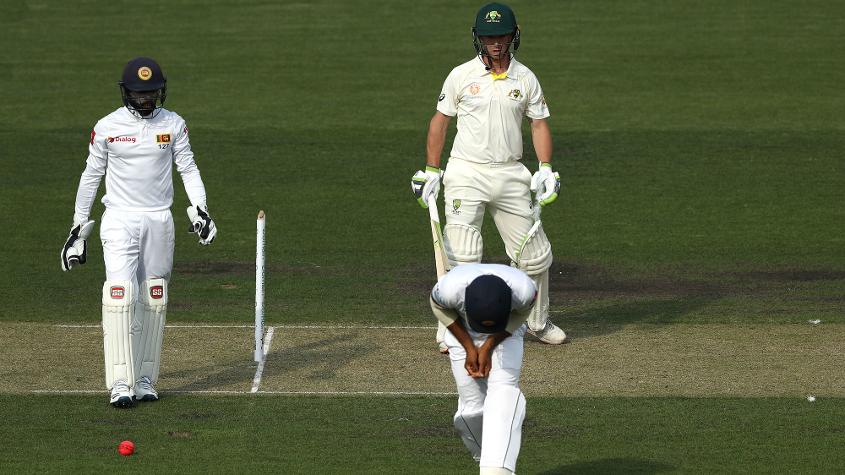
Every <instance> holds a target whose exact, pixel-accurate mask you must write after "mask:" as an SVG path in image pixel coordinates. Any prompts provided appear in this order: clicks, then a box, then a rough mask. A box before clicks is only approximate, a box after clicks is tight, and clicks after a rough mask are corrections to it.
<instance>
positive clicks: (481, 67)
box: [477, 56, 516, 81]
mask: <svg viewBox="0 0 845 475" xmlns="http://www.w3.org/2000/svg"><path fill="white" fill-rule="evenodd" d="M477 59H478V76H479V77H484V76H487V75H489V76H490V77H491V78H492V79H493V80H494V81H496V80H500V79H507V78H511V77H513V68H514V64H515V63H516V57H514V56H511V62H510V63H509V64H508V69H507V70H506V71H505V72H503V73H502V74H493V72H492V71H488V70H487V65H485V64H484V61H482V59H481V57H477Z"/></svg>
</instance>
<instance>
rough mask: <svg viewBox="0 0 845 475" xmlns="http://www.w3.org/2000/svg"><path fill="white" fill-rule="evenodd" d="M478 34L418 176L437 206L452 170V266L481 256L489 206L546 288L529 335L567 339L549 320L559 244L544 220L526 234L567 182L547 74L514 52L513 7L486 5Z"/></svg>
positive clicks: (438, 115) (452, 76)
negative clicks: (546, 91)
mask: <svg viewBox="0 0 845 475" xmlns="http://www.w3.org/2000/svg"><path fill="white" fill-rule="evenodd" d="M472 34H473V45H474V46H475V52H476V56H475V57H473V59H471V60H470V61H467V62H466V63H464V64H462V65H460V66H458V67H456V68H454V69H453V70H452V72H451V73H449V76H448V77H447V78H446V81H445V83H444V84H443V89H442V91H441V92H440V96H439V97H438V99H437V112H435V113H434V117H432V119H431V123H430V124H429V129H428V139H427V146H426V168H425V171H422V170H421V171H418V172H417V173H416V174H415V175H414V176H413V178H412V181H411V186H412V188H413V190H414V192H415V193H416V195H417V198H418V200H419V203H420V205H422V207H423V208H427V207H428V206H427V202H428V199H429V197H430V196H434V197H435V198H436V197H437V195H438V193H439V190H440V182H441V176H442V178H443V186H444V187H445V201H446V205H445V207H446V226H445V227H444V229H443V235H444V242H445V244H446V253H447V255H448V257H449V261H450V262H449V264H450V265H451V266H456V265H461V264H467V263H476V262H481V257H482V251H483V243H482V239H481V225H482V222H483V220H484V211H485V210H488V211H489V212H490V216H491V217H492V218H493V222H494V223H495V224H496V228H497V229H498V230H499V235H500V236H501V237H502V240H503V241H504V243H505V249H506V252H507V254H508V256H509V257H510V258H511V261H512V262H514V263H518V264H514V265H518V266H519V268H520V269H522V270H523V271H525V272H526V273H527V274H528V275H529V276H531V278H532V279H533V280H534V282H535V284H536V286H537V290H538V292H539V293H538V297H537V305H536V306H535V307H534V309H533V310H532V313H531V316H529V317H528V331H529V333H532V334H533V335H535V336H536V337H537V338H539V339H540V340H541V341H543V342H545V343H550V344H560V343H564V342H565V341H567V337H566V333H564V331H563V330H561V329H560V328H558V327H557V326H555V325H554V324H553V323H552V322H551V321H549V267H551V264H552V246H551V243H550V242H549V240H548V238H547V237H546V234H545V232H544V231H543V228H542V227H540V228H539V230H538V231H537V232H536V233H535V234H534V235H533V236H532V237H530V239H528V240H527V241H526V238H527V237H528V232H529V230H530V229H531V227H532V224H533V223H534V217H533V206H536V205H537V203H538V204H539V206H547V205H549V204H551V203H553V202H554V201H555V200H556V199H557V196H558V191H559V189H560V177H559V175H558V174H557V173H555V172H553V171H552V164H551V160H552V135H551V131H550V129H549V124H548V122H547V121H546V119H547V118H548V117H549V108H548V107H547V105H546V100H545V98H544V97H543V90H542V89H541V88H540V83H539V81H538V80H537V77H536V76H535V75H534V73H532V72H531V70H529V69H528V68H527V67H526V66H525V65H523V64H522V63H520V62H519V61H517V60H516V58H515V57H514V52H515V51H516V50H517V48H519V45H520V31H519V28H518V26H517V23H516V17H515V16H514V13H513V11H512V10H511V9H510V8H509V7H508V6H506V5H502V4H500V3H490V4H487V5H485V6H483V7H482V8H481V10H479V11H478V14H477V15H476V18H475V26H474V28H473V29H472ZM455 116H457V118H458V132H457V135H456V136H455V141H454V143H453V145H452V151H451V153H450V155H449V162H448V164H447V166H446V171H445V173H443V172H441V170H440V155H441V152H442V151H443V146H444V144H445V141H446V132H447V128H448V126H449V122H450V121H451V118H452V117H455ZM525 117H527V118H528V120H529V122H530V123H531V138H532V141H533V144H534V150H535V152H536V153H537V158H538V160H539V162H540V163H539V164H538V171H537V172H535V173H534V174H533V176H532V174H531V173H530V172H529V171H528V169H527V168H526V167H525V165H523V164H522V163H521V162H520V160H521V159H522V121H523V118H525ZM532 192H534V197H535V199H533V200H532V196H531V193H532ZM520 249H522V252H521V253H519V251H520ZM518 253H519V256H518V257H517V254H518ZM438 339H439V338H438Z"/></svg>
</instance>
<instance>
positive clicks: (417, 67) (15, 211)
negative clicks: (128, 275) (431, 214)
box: [0, 0, 845, 474]
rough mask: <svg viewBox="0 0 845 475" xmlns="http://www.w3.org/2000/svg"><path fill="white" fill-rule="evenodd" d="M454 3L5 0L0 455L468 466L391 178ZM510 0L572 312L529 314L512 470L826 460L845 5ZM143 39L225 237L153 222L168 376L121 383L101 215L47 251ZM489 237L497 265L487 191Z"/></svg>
mask: <svg viewBox="0 0 845 475" xmlns="http://www.w3.org/2000/svg"><path fill="white" fill-rule="evenodd" d="M480 5H481V3H476V2H468V1H463V0H462V1H459V2H446V1H434V0H422V1H417V2H405V1H402V2H383V3H376V2H362V1H357V0H353V1H348V2H329V1H313V2H303V3H293V2H259V1H247V2H236V3H225V4H224V3H214V2H212V3H211V4H209V3H208V2H199V1H184V0H176V1H170V2H160V1H155V2H147V3H146V4H145V5H144V6H143V7H141V6H138V5H137V4H135V3H127V2H104V1H99V0H94V1H88V2H58V1H55V0H26V1H21V2H6V3H3V4H2V5H0V31H2V34H0V38H2V44H3V54H2V55H0V65H2V68H3V70H4V73H5V74H4V77H5V78H6V79H5V80H4V81H3V87H2V88H0V144H2V146H0V160H2V169H3V171H2V173H0V204H2V205H3V206H2V209H3V214H2V216H3V218H4V219H3V223H4V225H3V229H4V232H3V233H2V239H1V240H0V242H2V244H3V247H4V249H5V250H6V256H5V259H3V263H2V264H0V266H2V268H0V301H1V302H3V304H4V305H3V306H2V307H3V308H2V310H0V420H2V421H3V423H2V424H0V440H2V441H3V442H2V443H0V467H4V468H6V467H8V470H12V471H15V472H69V471H74V472H76V471H82V472H94V471H102V469H113V468H118V469H129V470H130V471H142V470H143V471H149V470H158V471H175V470H179V471H183V472H185V471H187V472H208V471H212V472H241V471H247V470H250V471H255V472H276V473H403V472H404V473H473V472H474V471H475V468H474V466H473V464H472V461H471V459H470V458H469V456H468V455H467V453H466V452H465V449H464V448H463V446H462V444H461V442H460V440H459V439H458V437H457V435H456V433H455V432H454V430H453V429H452V427H451V415H452V413H453V412H454V407H455V399H456V398H455V396H454V395H453V394H452V393H453V392H454V386H453V382H452V381H451V379H450V375H449V370H448V365H447V362H446V361H445V360H444V359H443V358H440V357H439V356H438V355H436V354H435V351H434V345H433V333H434V321H433V318H432V316H431V314H430V311H429V310H428V304H427V299H426V293H427V291H428V290H429V289H430V287H431V286H432V285H433V283H434V277H433V276H434V265H433V262H432V259H431V249H430V248H431V244H430V238H429V232H428V225H427V222H426V221H427V215H426V213H425V212H424V211H423V210H421V209H420V208H419V206H418V205H417V204H416V202H415V200H413V199H412V196H411V193H410V189H409V179H410V176H411V175H412V174H413V172H414V171H415V170H416V169H418V168H420V167H421V166H423V165H424V147H425V134H426V130H427V125H428V120H429V118H430V117H431V115H432V114H433V112H434V107H435V103H436V98H437V95H438V93H439V91H440V86H441V84H442V81H443V80H444V78H445V77H446V75H447V74H448V72H449V71H450V69H451V68H452V67H454V66H455V65H457V64H460V63H462V62H464V61H466V60H468V59H469V58H471V57H472V54H473V49H472V43H471V37H470V31H469V30H470V26H471V24H472V21H473V19H474V15H475V12H476V11H477V9H478V8H479V6H480ZM511 6H512V7H513V8H514V10H515V12H516V14H517V18H518V19H519V23H520V25H521V28H522V34H523V39H522V46H521V48H520V50H519V59H520V60H521V61H522V62H524V63H526V64H527V65H528V66H529V67H530V68H531V69H532V70H533V71H534V72H535V73H536V74H537V75H538V77H539V79H540V81H541V84H542V85H543V88H544V93H545V96H546V99H547V101H548V103H549V106H550V109H551V113H552V117H551V119H550V124H551V127H552V131H553V134H554V143H555V155H554V161H555V168H556V169H557V170H559V171H560V173H561V176H562V185H563V187H562V193H561V197H560V199H558V201H557V202H556V203H554V204H553V205H551V206H550V207H548V208H547V209H545V210H544V214H543V223H544V228H545V229H546V232H547V234H548V235H549V237H550V239H551V241H552V245H553V248H554V254H555V263H554V267H553V274H552V282H551V285H552V292H553V294H552V302H551V303H552V312H553V313H552V315H553V319H554V320H555V322H556V323H557V324H558V325H560V326H562V327H563V328H564V329H566V330H567V331H568V332H570V333H571V335H572V337H573V342H572V344H570V345H567V346H565V347H561V348H555V347H548V346H543V345H540V344H539V343H537V342H536V341H533V340H528V341H527V342H526V361H525V375H524V378H523V382H522V383H523V384H522V386H523V391H524V392H525V393H526V396H527V398H528V419H527V421H526V426H525V434H524V439H523V447H522V452H521V455H520V460H519V465H518V470H517V471H518V473H526V474H528V473H531V474H553V473H555V474H559V473H659V472H660V473H662V472H710V473H712V472H788V473H801V472H805V473H831V472H839V471H842V470H843V468H845V455H843V452H842V450H841V449H840V448H839V446H840V445H841V444H840V443H839V442H838V440H839V439H841V437H842V433H843V432H845V423H843V422H842V421H843V420H845V419H843V416H844V415H845V343H843V342H845V252H843V246H844V245H845V238H843V232H842V230H843V229H845V228H843V225H842V224H841V223H843V221H845V207H843V203H845V159H843V152H842V151H843V150H845V117H843V114H842V111H843V110H845V95H843V94H842V92H841V91H842V86H841V85H842V84H845V66H843V64H842V62H841V61H839V60H836V58H837V57H838V56H837V54H836V53H835V51H837V50H839V48H840V47H841V44H842V41H843V39H845V34H843V31H845V30H843V28H842V26H843V25H842V21H841V18H842V17H843V15H845V7H843V6H840V5H838V4H835V3H834V2H822V1H808V2H789V1H782V0H775V1H768V2H765V1H762V0H741V1H713V2H693V1H688V0H682V1H674V2H667V1H631V2H616V1H611V0H606V1H571V2H553V1H546V0H535V1H531V2H528V1H524V0H519V1H514V2H511ZM138 55H148V56H152V57H154V58H156V59H158V60H159V62H160V63H161V64H162V67H163V68H164V70H165V73H166V74H167V76H168V100H167V106H168V108H170V109H172V110H175V111H177V112H179V113H180V114H181V115H182V116H183V117H184V118H185V119H186V120H187V122H188V125H189V127H190V129H191V143H192V146H193V150H194V152H195V154H196V158H197V163H198V165H199V167H200V170H201V171H202V175H203V179H204V181H205V184H206V188H207V191H208V194H209V206H210V211H211V213H212V216H213V217H214V219H215V221H216V222H217V224H218V227H219V230H220V234H219V235H218V239H217V240H216V241H215V242H214V244H213V245H212V246H210V247H208V248H204V247H201V246H199V245H198V244H197V243H196V242H195V240H194V238H193V237H192V236H191V235H188V234H187V232H185V233H184V234H181V235H177V243H176V256H175V268H174V275H173V279H172V281H171V287H170V289H171V290H170V302H171V304H170V307H169V312H168V323H169V324H172V325H176V326H175V327H172V328H169V329H168V331H167V333H166V338H165V353H164V366H163V368H162V375H161V386H162V390H163V398H162V400H161V401H160V402H159V403H157V404H155V405H148V406H141V407H137V408H136V409H134V410H132V411H122V412H121V411H115V410H114V409H112V408H111V407H108V406H107V405H106V404H105V403H106V394H105V391H104V390H102V371H103V370H102V356H101V352H102V349H101V348H102V347H101V344H102V342H101V340H99V333H98V332H99V330H98V329H97V328H96V327H95V325H97V324H98V322H99V320H100V314H99V301H100V288H101V285H102V279H103V276H104V269H103V263H102V252H101V248H100V244H99V242H98V240H97V239H91V240H90V241H89V244H90V247H89V258H90V260H89V263H88V264H87V265H86V266H84V267H83V268H82V269H79V270H74V271H73V272H71V273H67V274H65V273H62V272H61V270H60V266H59V258H58V256H59V250H60V248H61V245H62V244H63V242H64V239H65V237H66V235H67V231H68V228H69V226H70V224H71V219H72V214H73V202H74V197H75V193H76V187H77V184H78V181H79V175H80V173H81V172H82V170H83V168H84V161H85V158H86V154H87V143H88V138H89V132H90V129H91V128H92V126H93V125H94V123H95V122H96V121H97V120H98V119H99V118H101V117H102V116H104V115H106V114H107V113H108V112H110V111H112V110H114V109H115V108H117V107H118V106H119V105H120V95H119V91H118V88H117V85H116V82H117V80H118V78H119V75H120V71H121V68H122V67H123V65H124V64H125V62H126V61H128V60H129V59H130V58H132V57H134V56H138ZM453 124H454V122H453ZM526 127H527V126H526ZM525 131H526V133H527V128H526V130H525ZM453 134H454V125H453V126H452V130H451V131H450V137H451V136H453ZM449 143H451V140H449ZM526 145H527V147H526V158H525V161H526V164H527V165H528V166H529V168H531V169H532V170H533V169H535V168H536V164H535V161H536V160H535V157H534V153H533V149H531V147H530V140H526ZM175 180H176V190H177V194H176V199H175V204H174V217H175V219H176V222H177V230H178V229H181V228H182V227H185V228H187V219H186V218H185V215H184V208H185V207H186V206H187V205H188V202H187V197H186V196H185V193H184V190H183V189H182V187H181V181H180V180H179V178H178V176H177V177H175ZM103 191H104V186H103V185H101V188H100V193H101V194H102V192H103ZM259 209H264V210H265V211H266V212H267V216H268V218H267V220H268V221H267V233H268V235H267V245H268V249H267V259H268V266H267V269H268V275H267V279H268V281H267V323H268V325H269V326H272V327H274V328H275V336H274V339H273V345H272V347H271V351H270V353H269V355H268V359H267V365H266V368H265V373H264V379H263V381H262V385H261V388H260V390H259V393H258V394H257V395H255V394H251V393H250V388H251V386H252V384H253V375H254V373H255V370H256V366H255V364H254V363H253V362H252V359H251V353H250V351H251V350H250V345H251V331H252V330H251V329H250V328H238V327H237V326H238V325H250V324H251V322H252V314H253V305H254V301H253V295H254V282H253V277H254V267H253V262H254V255H255V254H254V253H255V242H254V239H255V216H256V214H257V212H258V210H259ZM102 210H103V207H102V205H101V204H100V203H99V202H98V203H97V204H96V205H95V208H94V213H93V216H92V217H93V218H94V219H97V220H98V221H99V215H100V214H101V213H102ZM484 238H485V243H486V248H485V260H487V261H490V262H505V260H506V255H505V252H504V249H503V247H502V244H501V241H500V240H499V239H498V237H497V235H496V232H495V228H494V227H493V226H492V222H489V223H487V224H486V228H485V230H484ZM810 320H820V321H821V323H819V324H816V325H812V324H810V323H808V321H810ZM62 325H70V326H62ZM202 325H219V326H224V327H226V328H206V327H203V326H202ZM308 327H318V328H308ZM371 327H377V328H371ZM386 327H404V328H393V329H390V328H386ZM426 327H430V329H429V328H426ZM63 391H65V392H63ZM808 395H815V396H817V397H818V399H817V401H816V402H814V403H810V402H808V401H807V400H806V397H807V396H808ZM123 439H133V440H135V441H136V443H137V445H138V452H137V453H136V455H135V456H133V457H130V458H124V457H120V456H119V455H118V454H117V452H116V447H117V444H118V443H119V442H120V441H121V440H123Z"/></svg>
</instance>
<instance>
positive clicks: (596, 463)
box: [540, 458, 675, 475]
mask: <svg viewBox="0 0 845 475" xmlns="http://www.w3.org/2000/svg"><path fill="white" fill-rule="evenodd" d="M673 470H675V467H673V466H671V465H666V464H664V463H660V462H655V461H653V460H644V459H637V458H611V459H602V460H592V461H589V462H578V463H573V464H569V465H561V466H560V467H557V468H554V469H552V470H547V471H545V472H540V474H541V475H564V474H570V473H571V474H588V473H665V472H671V471H673Z"/></svg>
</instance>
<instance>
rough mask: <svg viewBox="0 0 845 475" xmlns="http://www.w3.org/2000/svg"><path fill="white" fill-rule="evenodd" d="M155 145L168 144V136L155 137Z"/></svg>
mask: <svg viewBox="0 0 845 475" xmlns="http://www.w3.org/2000/svg"><path fill="white" fill-rule="evenodd" d="M156 143H170V134H159V135H156Z"/></svg>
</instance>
